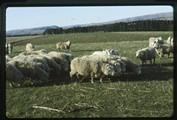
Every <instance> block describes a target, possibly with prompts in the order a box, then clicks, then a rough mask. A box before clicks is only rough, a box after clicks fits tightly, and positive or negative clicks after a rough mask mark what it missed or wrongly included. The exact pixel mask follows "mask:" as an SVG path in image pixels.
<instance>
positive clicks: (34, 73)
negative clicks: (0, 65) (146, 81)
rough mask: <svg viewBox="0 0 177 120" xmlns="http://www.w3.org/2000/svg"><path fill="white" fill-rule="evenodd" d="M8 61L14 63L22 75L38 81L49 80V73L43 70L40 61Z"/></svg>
mask: <svg viewBox="0 0 177 120" xmlns="http://www.w3.org/2000/svg"><path fill="white" fill-rule="evenodd" d="M10 62H11V63H12V64H14V65H15V67H16V68H17V69H18V70H19V71H20V72H21V73H22V74H23V76H24V77H28V78H30V79H31V80H37V81H39V82H47V81H49V74H48V73H47V72H45V71H44V70H43V69H44V66H43V64H41V63H35V62H29V61H21V60H16V61H15V60H12V61H10Z"/></svg>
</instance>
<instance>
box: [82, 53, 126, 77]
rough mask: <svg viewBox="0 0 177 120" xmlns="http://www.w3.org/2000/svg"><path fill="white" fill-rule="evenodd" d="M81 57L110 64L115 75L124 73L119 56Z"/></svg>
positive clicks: (123, 64) (123, 66) (123, 65)
mask: <svg viewBox="0 0 177 120" xmlns="http://www.w3.org/2000/svg"><path fill="white" fill-rule="evenodd" d="M83 57H89V58H92V59H95V60H99V61H102V62H104V63H109V64H111V65H112V66H113V67H114V69H115V71H116V74H119V73H124V72H125V63H124V62H122V61H121V60H120V56H117V55H107V54H98V55H95V54H94V55H89V56H83Z"/></svg>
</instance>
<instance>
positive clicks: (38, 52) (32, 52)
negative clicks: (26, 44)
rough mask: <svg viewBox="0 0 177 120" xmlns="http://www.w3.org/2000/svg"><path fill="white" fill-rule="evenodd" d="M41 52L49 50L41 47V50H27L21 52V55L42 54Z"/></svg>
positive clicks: (44, 52) (45, 52)
mask: <svg viewBox="0 0 177 120" xmlns="http://www.w3.org/2000/svg"><path fill="white" fill-rule="evenodd" d="M41 54H47V50H45V49H41V50H32V51H25V52H21V53H20V54H19V55H41Z"/></svg>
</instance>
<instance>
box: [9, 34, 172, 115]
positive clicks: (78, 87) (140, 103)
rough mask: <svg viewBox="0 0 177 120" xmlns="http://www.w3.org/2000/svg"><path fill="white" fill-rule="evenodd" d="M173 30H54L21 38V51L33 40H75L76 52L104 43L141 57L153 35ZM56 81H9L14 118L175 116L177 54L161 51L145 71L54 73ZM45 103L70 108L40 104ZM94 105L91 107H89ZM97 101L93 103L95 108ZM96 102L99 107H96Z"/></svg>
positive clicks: (39, 44)
mask: <svg viewBox="0 0 177 120" xmlns="http://www.w3.org/2000/svg"><path fill="white" fill-rule="evenodd" d="M170 35H172V33H171V32H125V33H123V32H120V33H113V32H112V33H77V34H63V35H50V36H42V37H38V38H32V39H30V40H28V39H26V40H23V41H21V42H17V43H15V44H14V45H15V47H14V52H13V53H12V54H10V56H12V57H13V56H15V55H17V54H19V53H20V52H22V51H24V49H25V47H24V46H25V44H26V43H27V42H32V43H34V44H35V45H36V49H42V48H45V49H47V50H48V51H52V50H56V49H55V43H56V42H57V41H64V40H67V39H71V38H72V39H71V40H72V46H71V51H70V53H71V54H73V55H74V57H77V56H82V55H86V54H91V53H92V52H93V51H96V50H102V49H104V48H111V49H117V50H118V51H119V52H120V53H121V55H122V56H126V57H128V58H130V59H131V60H132V61H134V62H135V63H137V64H140V63H141V62H140V61H139V60H138V59H137V58H135V52H136V51H137V50H138V49H141V48H144V47H147V46H148V38H149V37H152V36H162V38H164V39H167V38H168V36H170ZM53 79H54V80H53V81H52V82H50V83H46V84H42V85H36V86H22V87H18V88H10V87H9V86H8V82H7V85H6V115H7V117H9V118H92V117H95V118H96V117H106V118H107V117H170V116H172V115H173V103H174V102H173V55H172V56H171V58H167V56H166V57H164V58H161V59H159V57H158V56H157V58H156V65H149V64H148V65H146V66H142V74H141V75H139V76H137V75H133V74H125V75H120V76H118V77H111V78H110V79H108V78H104V79H103V83H100V82H99V79H95V80H94V82H95V83H94V84H91V83H90V80H89V79H84V80H83V81H82V82H79V81H70V80H69V77H67V76H66V77H61V78H58V77H54V78H53ZM35 105H36V106H45V107H49V108H54V109H60V110H64V111H70V112H66V113H57V112H54V111H48V110H42V109H35V108H33V107H32V106H35ZM89 106H90V107H89ZM91 106H92V107H91ZM93 106H94V107H93Z"/></svg>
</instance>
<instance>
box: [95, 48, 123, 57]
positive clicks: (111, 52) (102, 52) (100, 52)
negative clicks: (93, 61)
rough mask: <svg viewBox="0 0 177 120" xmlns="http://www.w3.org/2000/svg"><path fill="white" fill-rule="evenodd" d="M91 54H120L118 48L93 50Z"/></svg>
mask: <svg viewBox="0 0 177 120" xmlns="http://www.w3.org/2000/svg"><path fill="white" fill-rule="evenodd" d="M92 55H118V56H119V55H120V54H119V52H118V50H114V49H104V50H103V51H94V52H93V53H92Z"/></svg>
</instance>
